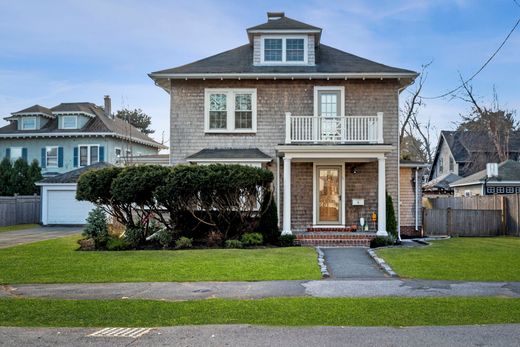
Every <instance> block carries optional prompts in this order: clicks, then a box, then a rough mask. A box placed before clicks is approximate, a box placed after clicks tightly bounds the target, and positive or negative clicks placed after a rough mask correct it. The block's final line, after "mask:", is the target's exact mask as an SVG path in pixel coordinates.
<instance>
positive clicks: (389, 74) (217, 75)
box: [148, 72, 418, 80]
mask: <svg viewBox="0 0 520 347" xmlns="http://www.w3.org/2000/svg"><path fill="white" fill-rule="evenodd" d="M148 76H150V78H152V79H155V78H168V79H186V80H187V79H206V78H207V79H224V78H238V79H241V78H243V79H276V78H282V79H306V78H308V79H313V78H316V79H329V78H333V79H345V80H347V79H366V78H368V79H381V80H382V79H384V78H391V79H395V78H397V79H401V78H410V79H415V78H416V77H417V76H418V74H417V73H415V72H409V73H396V72H379V73H378V72H374V73H358V72H356V73H352V72H349V73H344V72H343V73H341V72H340V73H326V72H317V73H316V72H311V73H306V72H297V73H235V72H233V73H229V72H226V73H161V72H157V73H155V72H152V73H150V74H148Z"/></svg>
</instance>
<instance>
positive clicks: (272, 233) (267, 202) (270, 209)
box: [256, 191, 280, 245]
mask: <svg viewBox="0 0 520 347" xmlns="http://www.w3.org/2000/svg"><path fill="white" fill-rule="evenodd" d="M261 211H262V215H261V216H260V221H259V223H258V227H257V229H256V231H257V232H259V233H261V234H262V236H263V237H264V242H265V243H269V244H272V245H274V244H276V243H277V242H278V238H279V237H280V229H279V228H278V211H277V208H276V202H275V201H274V196H273V193H272V191H269V192H268V193H266V194H265V195H264V200H263V201H262V207H261Z"/></svg>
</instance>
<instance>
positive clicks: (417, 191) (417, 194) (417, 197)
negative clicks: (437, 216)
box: [415, 167, 419, 231]
mask: <svg viewBox="0 0 520 347" xmlns="http://www.w3.org/2000/svg"><path fill="white" fill-rule="evenodd" d="M418 171H419V167H416V168H415V231H418V230H419V190H418V189H417V186H418V179H419V174H418Z"/></svg>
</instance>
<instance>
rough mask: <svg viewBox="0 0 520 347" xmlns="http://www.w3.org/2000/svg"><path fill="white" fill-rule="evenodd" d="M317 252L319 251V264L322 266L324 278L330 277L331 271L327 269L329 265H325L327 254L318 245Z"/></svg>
mask: <svg viewBox="0 0 520 347" xmlns="http://www.w3.org/2000/svg"><path fill="white" fill-rule="evenodd" d="M316 252H317V253H318V265H319V267H320V271H321V276H322V277H323V278H329V277H330V273H329V270H328V269H327V265H325V254H324V253H323V251H322V250H321V248H320V247H316Z"/></svg>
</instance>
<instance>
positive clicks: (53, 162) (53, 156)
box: [45, 146, 58, 167]
mask: <svg viewBox="0 0 520 347" xmlns="http://www.w3.org/2000/svg"><path fill="white" fill-rule="evenodd" d="M45 152H46V156H45V162H46V163H45V164H46V166H47V167H58V146H49V147H46V148H45Z"/></svg>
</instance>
